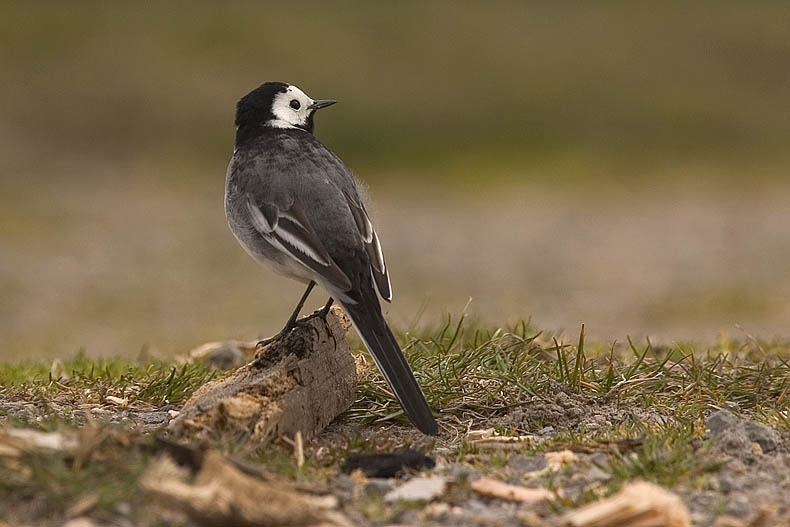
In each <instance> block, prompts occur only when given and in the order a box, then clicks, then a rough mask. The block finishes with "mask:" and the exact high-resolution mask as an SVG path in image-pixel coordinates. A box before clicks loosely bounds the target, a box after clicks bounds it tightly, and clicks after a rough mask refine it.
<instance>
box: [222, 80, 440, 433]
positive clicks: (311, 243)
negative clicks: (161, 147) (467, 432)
mask: <svg viewBox="0 0 790 527" xmlns="http://www.w3.org/2000/svg"><path fill="white" fill-rule="evenodd" d="M272 84H273V83H267V84H265V85H263V86H261V87H260V88H258V90H264V91H265V93H263V94H261V93H258V96H257V97H256V91H253V92H252V93H251V94H250V95H248V96H247V97H245V98H244V99H242V101H240V103H239V109H238V110H237V125H238V126H239V129H238V132H237V140H236V148H235V151H234V155H233V158H232V159H231V162H230V165H229V167H228V172H227V177H226V187H225V213H226V216H227V219H228V224H229V226H230V228H231V231H232V232H233V234H234V235H235V236H236V238H237V239H238V240H239V242H240V243H241V245H242V246H243V247H244V248H245V250H246V251H247V252H248V253H249V254H250V255H252V256H253V258H255V259H256V260H258V261H259V262H261V263H263V264H265V265H267V266H269V267H271V268H272V269H273V270H274V271H276V272H278V273H281V274H284V275H286V276H289V277H291V278H294V279H296V280H300V281H302V282H305V283H310V282H311V281H314V282H316V283H318V284H319V285H320V286H322V287H323V288H324V289H325V290H326V291H327V292H329V294H330V295H331V297H332V298H334V299H335V300H337V301H338V302H339V303H340V304H341V305H342V306H343V308H344V309H345V311H346V313H348V315H349V317H350V318H351V320H352V322H353V323H354V325H355V327H356V328H357V331H358V332H359V334H360V336H361V337H362V340H363V341H364V343H365V345H366V347H367V348H368V349H369V350H370V352H371V354H372V356H373V357H374V359H375V361H376V364H377V365H378V366H379V368H380V369H381V371H382V373H383V374H384V376H385V378H386V380H387V382H388V383H389V384H390V386H391V387H392V389H393V392H394V393H395V395H396V396H397V398H398V400H399V401H400V403H401V405H402V406H403V408H404V410H405V411H406V414H407V415H408V416H409V418H410V419H411V420H412V422H414V423H415V425H416V426H417V427H418V428H419V429H420V430H422V431H423V432H425V433H428V434H435V433H437V431H438V429H437V426H436V422H435V420H434V419H433V416H432V413H431V410H430V408H429V407H428V405H427V403H426V402H425V398H424V396H423V395H422V392H421V390H420V387H419V385H418V384H417V381H416V380H415V379H414V376H413V374H412V372H411V369H410V368H409V366H408V364H407V362H406V360H405V358H404V357H403V354H402V353H401V351H400V348H399V347H398V344H397V342H396V341H395V338H394V337H393V336H392V333H391V331H390V330H389V328H388V327H387V325H386V322H385V321H384V318H383V316H382V314H381V306H380V304H379V300H378V297H377V295H376V290H378V292H379V294H380V295H381V296H382V297H383V298H384V299H386V300H387V301H389V300H390V299H391V297H392V292H391V286H390V281H389V273H388V271H387V267H386V264H385V262H384V256H383V251H382V249H381V243H380V241H379V238H378V235H377V234H376V232H375V229H374V228H373V225H372V222H371V221H370V217H369V216H368V214H367V211H366V210H365V205H364V203H363V201H362V199H361V198H360V195H359V191H358V188H357V184H356V181H355V180H354V177H353V176H352V174H351V172H350V171H349V170H348V168H347V167H346V166H345V165H344V164H343V162H342V161H341V160H340V159H339V158H338V157H337V156H336V155H335V154H333V153H332V152H331V151H329V150H328V149H327V148H326V147H325V146H324V145H323V144H321V142H319V141H318V140H317V139H316V138H315V137H314V136H313V134H312V117H313V112H307V113H305V112H301V113H298V112H297V111H296V110H294V112H293V114H294V116H293V117H292V116H291V115H290V114H289V113H287V109H285V110H283V107H284V106H283V104H282V101H281V100H280V99H278V97H281V95H280V94H283V93H284V94H286V95H287V94H294V95H288V97H291V96H293V97H300V98H301V97H304V100H305V104H307V103H309V102H310V101H312V99H309V98H307V96H306V95H304V94H303V92H301V90H298V88H295V87H290V86H288V85H274V86H273V85H272ZM269 92H273V95H270V93H269ZM248 98H250V99H251V100H252V103H253V104H257V105H259V107H257V108H253V109H252V110H250V108H248V107H246V106H244V104H245V99H248ZM272 98H274V101H275V102H272V101H271V99H272ZM267 101H268V102H267ZM278 101H279V102H278ZM295 102H296V101H295V100H292V101H291V103H295ZM320 102H323V101H318V102H315V101H313V103H315V105H316V106H317V105H318V103H320ZM266 104H269V105H270V106H272V105H273V104H274V105H276V106H277V108H278V109H276V110H275V109H272V108H265V106H266ZM324 105H328V104H324ZM293 106H294V105H292V107H293ZM295 106H301V105H295ZM318 107H321V106H318ZM267 112H268V113H267ZM258 114H259V115H260V116H258V117H254V118H248V117H247V116H248V115H253V116H255V115H258ZM283 115H284V117H283ZM240 116H244V120H241V122H240V119H241V117H240ZM288 119H292V124H291V121H287V120H288ZM374 287H375V289H374Z"/></svg>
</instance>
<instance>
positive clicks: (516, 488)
mask: <svg viewBox="0 0 790 527" xmlns="http://www.w3.org/2000/svg"><path fill="white" fill-rule="evenodd" d="M471 488H472V490H473V491H475V492H477V493H478V494H482V495H484V496H491V497H492V498H499V499H501V500H507V501H518V502H521V503H536V502H539V501H546V500H553V499H554V493H553V492H551V491H550V490H548V489H544V488H538V489H534V488H528V487H522V486H520V485H510V484H508V483H505V482H503V481H499V480H496V479H492V478H486V477H483V478H480V479H476V480H474V481H473V482H472V484H471Z"/></svg>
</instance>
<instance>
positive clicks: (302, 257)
mask: <svg viewBox="0 0 790 527" xmlns="http://www.w3.org/2000/svg"><path fill="white" fill-rule="evenodd" d="M247 209H248V210H249V212H250V218H251V219H252V224H253V226H254V227H255V230H257V231H258V233H259V234H260V235H261V236H262V237H263V238H264V239H265V240H266V241H268V242H269V243H270V244H272V245H274V246H275V247H277V248H278V249H280V250H282V251H284V252H286V253H287V254H288V255H290V256H291V257H293V258H295V259H296V260H297V261H299V262H300V263H301V264H302V265H304V266H306V267H307V268H308V269H310V270H312V271H314V272H315V273H317V274H318V275H319V276H321V277H322V278H324V279H325V280H326V281H327V282H328V283H330V284H331V285H332V286H334V287H335V288H337V289H338V290H339V291H342V292H346V291H349V290H351V280H349V278H348V276H346V274H345V273H344V272H343V271H342V270H341V269H340V267H338V265H337V263H335V261H334V260H333V259H332V256H330V254H329V253H328V252H327V250H326V248H325V247H324V245H323V244H322V243H321V240H320V239H319V238H318V235H317V234H316V232H315V230H314V229H313V228H312V226H311V225H310V221H309V220H308V219H307V216H306V215H305V214H304V210H303V209H302V206H301V204H300V203H299V201H297V200H295V201H294V202H293V204H292V205H291V207H290V208H288V209H286V210H280V209H278V208H277V207H276V206H275V205H272V204H263V205H258V204H257V203H256V202H255V200H254V198H253V197H252V196H247Z"/></svg>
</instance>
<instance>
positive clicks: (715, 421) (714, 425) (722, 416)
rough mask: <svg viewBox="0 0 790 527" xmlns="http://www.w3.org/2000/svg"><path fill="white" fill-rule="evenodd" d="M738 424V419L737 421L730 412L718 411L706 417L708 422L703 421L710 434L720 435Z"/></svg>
mask: <svg viewBox="0 0 790 527" xmlns="http://www.w3.org/2000/svg"><path fill="white" fill-rule="evenodd" d="M739 422H740V419H738V418H737V417H736V416H735V415H733V414H732V413H731V412H729V411H727V410H719V411H718V412H716V413H715V414H713V415H711V416H710V417H708V420H707V421H705V425H706V426H707V427H708V430H710V431H711V432H712V433H714V434H720V433H722V432H723V431H724V430H727V429H728V428H734V427H737V426H738V423H739Z"/></svg>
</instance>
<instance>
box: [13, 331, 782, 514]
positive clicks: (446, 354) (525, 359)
mask: <svg viewBox="0 0 790 527" xmlns="http://www.w3.org/2000/svg"><path fill="white" fill-rule="evenodd" d="M400 338H401V341H402V344H403V349H404V352H405V354H406V355H407V357H408V359H409V361H410V363H411V364H412V365H413V367H414V369H415V371H416V372H417V373H416V374H417V376H418V378H419V381H420V383H421V385H422V386H423V388H424V391H425V394H426V397H427V399H428V400H429V402H430V404H431V405H432V406H433V407H434V408H436V409H437V410H439V413H438V418H439V421H440V425H441V427H442V429H443V430H444V431H445V437H444V438H441V439H439V440H438V444H436V443H431V444H430V446H442V447H443V448H444V449H445V452H446V454H444V455H445V456H447V457H448V458H449V459H450V460H452V461H455V462H459V463H464V464H468V465H469V466H471V467H475V469H476V470H478V471H481V472H483V473H488V474H491V475H493V476H495V477H500V478H503V479H507V478H508V477H509V468H508V466H509V465H508V462H509V460H510V459H511V457H512V456H513V455H524V456H533V455H539V454H540V453H541V452H545V451H549V450H561V449H567V448H570V449H572V450H575V451H579V452H602V453H603V456H604V457H603V458H602V459H604V460H605V461H604V462H605V464H606V470H607V471H608V472H609V473H610V474H611V478H610V479H609V480H608V481H606V482H605V483H604V484H603V487H601V488H597V489H596V488H593V489H590V488H587V489H584V490H582V491H579V492H569V493H562V495H561V496H562V498H561V499H559V500H558V501H557V502H556V503H555V505H554V507H555V509H556V510H558V511H559V510H563V509H565V508H569V507H575V506H578V505H581V504H583V503H586V502H589V501H591V500H594V499H597V498H598V497H600V496H601V495H605V494H608V493H611V492H614V491H616V490H617V489H618V488H620V486H621V485H622V484H623V483H625V482H627V481H630V480H632V479H635V478H638V479H646V480H650V481H654V482H656V483H658V484H661V485H665V486H670V487H673V486H676V485H681V484H682V485H684V486H686V487H688V488H701V487H704V486H706V485H707V484H708V481H709V477H710V474H712V473H715V472H716V471H717V470H719V469H720V468H721V466H722V461H721V459H719V458H716V457H715V456H713V455H711V454H710V448H709V447H710V444H709V442H708V440H707V436H706V435H705V421H704V420H705V418H706V416H707V415H709V414H710V413H711V412H712V411H714V410H715V409H718V408H722V407H725V406H728V407H730V408H733V409H735V410H736V411H737V412H739V413H740V414H741V415H742V416H744V417H749V418H751V419H754V420H757V421H760V422H763V423H766V424H768V425H770V426H772V427H774V428H777V429H779V430H784V431H787V430H788V429H790V426H789V425H790V419H788V415H790V401H788V397H786V394H787V391H788V388H789V387H790V362H789V361H788V359H789V358H790V344H789V343H788V342H784V341H762V340H759V339H756V338H751V337H747V338H745V339H743V340H732V339H728V338H722V339H720V340H719V341H718V342H715V343H713V344H712V345H700V344H694V343H683V344H677V345H674V346H668V347H655V346H653V345H652V344H651V343H650V342H649V341H645V342H644V343H636V342H632V341H630V340H629V341H627V342H625V343H615V344H613V345H603V344H601V343H595V342H592V343H591V342H587V341H586V340H585V338H584V330H583V329H582V330H581V332H580V334H579V337H578V338H576V339H573V341H572V342H570V341H566V340H564V339H561V338H560V337H559V336H557V335H552V334H550V333H549V332H545V331H544V332H542V331H539V330H537V329H535V328H533V327H531V326H530V324H529V323H527V322H520V323H518V324H516V325H515V326H513V327H509V328H479V327H475V326H474V325H473V324H471V323H469V322H468V321H467V320H465V318H464V317H463V316H461V317H460V318H458V319H456V320H453V319H451V318H449V317H448V318H447V319H446V321H445V322H444V323H443V324H442V325H441V326H439V327H438V328H436V329H435V330H433V331H425V332H421V333H419V334H412V333H406V334H402V335H401V336H400ZM356 353H358V358H359V364H360V374H361V380H360V383H359V386H358V392H357V393H358V398H357V400H356V402H355V403H354V405H353V407H352V408H351V409H350V410H349V411H348V412H346V413H345V414H344V415H342V416H341V417H340V418H339V429H340V430H351V432H349V433H347V434H345V435H343V436H342V440H341V441H339V442H336V443H334V444H331V445H329V448H328V449H327V448H326V445H323V443H322V439H321V438H319V439H318V440H315V441H313V442H311V443H308V445H307V448H306V453H307V463H306V464H305V466H303V467H301V468H297V467H296V465H295V463H294V461H293V458H292V456H291V454H290V448H289V447H287V446H282V447H277V446H273V447H270V448H265V449H258V450H253V451H250V450H246V451H245V450H239V451H236V454H235V455H244V456H245V457H246V459H247V460H248V461H250V462H254V463H257V464H261V465H263V466H264V467H266V469H267V470H269V471H273V472H276V473H278V474H282V475H284V476H286V477H289V478H292V479H295V480H298V481H300V482H302V484H318V485H319V486H321V485H325V484H326V482H327V481H329V480H331V479H332V478H333V477H334V475H335V474H336V473H337V470H338V467H339V465H340V464H341V463H342V462H343V460H344V459H345V457H346V456H347V455H348V454H350V453H357V452H369V451H380V450H393V449H397V448H400V447H402V446H405V445H407V444H410V443H411V441H412V440H411V439H409V437H410V436H408V434H407V435H399V434H397V433H394V434H393V429H392V428H387V430H389V432H384V433H379V434H378V435H377V433H376V432H375V431H376V430H379V431H381V430H382V429H381V427H380V426H375V424H377V423H384V424H387V423H389V424H404V425H405V424H406V421H405V419H404V417H403V415H402V412H401V411H400V408H399V406H398V405H397V403H395V401H394V400H393V399H392V397H391V395H390V394H389V391H388V388H387V386H386V384H385V383H384V382H383V380H382V379H381V377H380V375H379V374H378V372H377V371H376V369H375V367H374V366H373V364H372V361H371V360H370V358H369V357H368V356H367V354H366V353H365V352H363V351H358V352H356ZM217 375H219V374H217V373H216V372H213V371H211V370H209V369H207V368H205V367H202V366H199V365H187V366H184V365H180V364H177V363H175V362H173V361H167V360H159V359H156V360H151V359H145V358H143V359H141V360H137V361H132V360H125V359H112V358H109V359H92V358H89V357H87V356H86V355H85V354H82V353H80V354H78V355H76V356H75V357H74V358H72V359H70V360H68V361H66V362H64V363H63V364H62V365H54V366H53V365H51V364H47V363H42V362H34V361H22V362H16V363H4V364H2V365H0V384H2V386H3V388H2V389H0V418H3V417H4V418H5V419H6V420H7V421H9V422H10V423H11V424H13V426H24V427H33V428H39V429H45V430H61V431H66V432H69V433H72V432H70V431H72V430H74V429H75V427H76V429H77V431H76V432H74V433H78V434H81V437H82V438H87V439H86V440H87V442H88V444H89V445H90V447H89V448H86V449H83V450H84V452H83V453H82V454H80V455H79V456H66V455H64V454H58V453H52V452H42V451H30V452H27V453H25V454H24V456H22V457H20V458H11V459H9V458H0V498H2V499H0V503H4V504H5V505H3V506H0V512H3V513H4V515H5V516H6V517H9V518H12V519H13V518H15V519H17V520H18V521H28V522H43V523H47V522H51V521H54V520H53V519H54V518H63V517H64V514H66V511H67V510H68V509H69V507H71V506H74V504H75V503H82V502H86V503H89V504H91V507H90V509H91V510H92V511H93V512H92V513H91V514H92V515H95V516H96V517H98V518H101V517H111V516H112V515H114V514H115V515H117V514H118V512H117V511H118V510H127V509H128V507H127V506H126V505H121V508H120V509H119V508H118V507H119V504H135V503H140V500H142V499H144V497H142V496H140V493H139V490H138V487H137V481H138V479H139V477H140V474H141V473H142V472H143V471H144V470H145V468H146V467H147V466H149V465H150V462H151V460H152V459H153V454H154V452H155V451H156V450H157V447H156V445H155V442H154V441H153V438H152V436H151V435H150V434H141V433H139V432H136V431H129V430H126V429H124V428H123V427H113V426H110V427H108V426H106V425H101V424H99V421H97V420H94V419H90V418H89V419H87V421H86V419H85V418H84V416H85V415H86V414H89V413H90V412H86V411H84V409H85V408H95V407H104V408H107V407H111V406H112V405H113V404H117V399H115V401H116V402H115V403H114V402H113V399H112V397H115V398H119V399H122V400H124V399H125V400H126V402H125V403H123V404H126V405H128V409H130V410H156V409H166V408H177V407H178V405H179V404H180V403H181V402H183V401H184V400H185V399H186V398H187V397H188V396H189V395H190V394H191V393H192V392H193V391H194V390H195V389H196V388H197V387H199V386H200V385H202V384H203V383H205V382H206V381H207V380H209V379H211V378H213V377H216V376H217ZM109 396H112V397H110V398H109V399H108V397H109ZM25 405H27V406H25ZM31 407H32V409H31ZM20 408H26V409H24V410H20ZM541 408H542V409H545V410H546V411H547V412H555V413H554V414H551V413H547V414H545V415H542V414H540V413H539V412H538V410H539V409H541ZM624 408H625V409H626V410H623V409H624ZM78 410H80V411H78ZM530 412H532V413H530ZM556 412H559V413H556ZM514 416H515V417H514ZM519 416H520V417H519ZM86 422H87V424H86ZM78 425H79V426H78ZM544 426H554V427H555V428H556V430H555V433H554V434H549V435H547V436H545V437H544V438H543V440H541V441H539V442H533V443H525V445H524V446H523V447H522V448H520V449H517V450H515V451H513V450H496V449H495V450H493V451H492V450H490V449H481V448H479V447H478V446H477V445H476V444H474V443H473V442H470V441H469V440H468V438H467V434H466V432H467V431H468V430H469V429H475V428H478V429H479V428H494V429H495V430H497V432H499V433H500V434H503V435H511V434H513V435H520V434H534V433H535V432H536V431H537V430H539V429H541V428H542V427H544ZM333 434H334V436H335V437H337V432H333ZM322 446H324V447H325V448H324V449H323V450H321V447H322ZM417 446H418V447H420V445H417ZM229 447H230V448H231V449H232V450H235V447H234V446H233V445H229ZM421 448H426V444H424V443H423V444H421ZM327 450H328V452H327ZM245 452H246V453H245ZM566 476H568V475H563V473H551V474H547V475H545V476H543V477H542V478H541V479H540V480H539V481H538V482H537V484H539V485H543V486H546V487H547V488H555V489H561V488H563V485H564V484H565V483H566V482H567V481H568V477H569V476H568V477H566ZM470 492H471V491H470V490H469V489H468V488H467V487H466V486H465V485H463V484H461V485H458V486H457V487H456V488H455V489H454V490H453V491H452V493H451V494H452V500H454V501H455V502H460V501H461V500H463V499H464V497H465V496H468V495H469V493H470ZM358 506H359V511H360V512H359V513H360V514H362V515H363V516H367V517H368V518H370V519H374V518H379V517H393V516H395V515H397V514H398V513H399V512H398V511H402V510H403V509H402V508H399V507H398V506H393V505H389V504H388V505H386V506H384V505H383V504H382V503H381V501H380V499H379V500H377V498H376V497H375V496H367V497H365V498H364V499H363V500H362V501H361V502H360V503H359V504H358ZM2 507H5V509H3V508H2ZM140 514H151V511H150V510H148V511H144V512H133V513H132V516H133V517H135V518H138V517H139V515H140ZM135 515H137V516H135ZM148 520H149V521H150V520H151V518H148Z"/></svg>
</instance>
